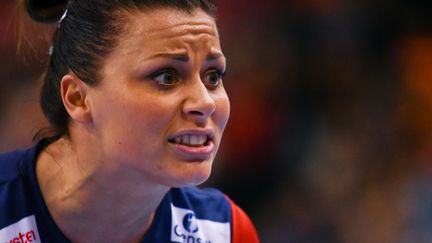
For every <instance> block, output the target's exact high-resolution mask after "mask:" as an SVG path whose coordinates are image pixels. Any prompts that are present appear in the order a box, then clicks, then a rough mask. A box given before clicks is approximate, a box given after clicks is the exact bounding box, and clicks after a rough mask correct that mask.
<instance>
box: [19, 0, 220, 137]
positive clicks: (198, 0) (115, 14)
mask: <svg viewBox="0 0 432 243" xmlns="http://www.w3.org/2000/svg"><path fill="white" fill-rule="evenodd" d="M23 3H24V5H25V6H24V7H25V9H26V10H27V12H28V14H29V15H30V17H31V18H32V19H33V20H35V21H37V22H41V23H56V22H58V27H57V30H56V31H55V32H54V35H53V39H52V47H51V51H50V53H51V59H50V61H49V64H48V67H47V71H46V74H45V76H44V78H43V85H42V89H41V94H40V105H41V108H42V111H43V113H44V115H45V117H46V118H47V120H48V121H49V123H50V127H49V129H48V131H46V130H45V131H43V130H41V131H40V132H39V133H38V134H36V136H35V137H36V139H41V138H45V139H48V140H51V141H54V140H56V139H58V138H60V137H62V136H63V135H67V134H68V122H69V115H68V113H67V111H66V109H65V107H64V105H63V102H62V98H61V93H60V81H61V79H62V77H63V76H64V75H66V74H68V73H69V72H73V73H74V74H75V75H76V76H77V77H79V78H80V79H81V80H82V81H83V82H85V83H86V84H88V85H96V84H97V83H98V81H99V80H100V76H99V70H100V69H101V66H102V60H103V58H104V57H106V56H107V54H109V53H110V52H111V51H112V49H113V48H114V47H115V46H116V45H117V43H118V39H119V38H121V34H122V31H123V29H124V27H123V26H124V23H125V21H127V20H126V19H125V16H126V15H125V13H126V12H125V11H131V10H134V9H137V10H143V9H146V10H150V11H151V10H152V9H157V8H164V7H169V8H175V9H179V10H182V11H186V12H192V11H193V10H195V9H197V8H200V9H202V10H203V11H205V12H206V13H207V14H209V15H211V16H213V17H215V12H216V9H215V4H214V2H213V1H212V0H69V1H68V0H24V1H23ZM66 10H67V14H65V15H64V13H65V11H66ZM62 16H63V18H62ZM45 133H47V134H49V136H48V137H46V136H47V135H44V134H45Z"/></svg>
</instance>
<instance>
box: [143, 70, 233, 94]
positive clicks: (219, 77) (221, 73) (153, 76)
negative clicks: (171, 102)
mask: <svg viewBox="0 0 432 243" xmlns="http://www.w3.org/2000/svg"><path fill="white" fill-rule="evenodd" d="M166 75H170V76H169V77H170V83H166V82H165V81H167V79H166V77H167V76H166ZM204 75H205V77H204V79H203V82H204V84H205V85H206V86H207V87H208V88H209V89H216V88H217V87H218V86H219V85H220V83H221V80H222V79H223V78H224V77H225V75H226V72H225V71H221V70H218V69H210V70H207V71H206V72H205V73H204ZM211 75H216V78H217V80H216V82H215V84H212V83H211V81H210V78H211ZM179 76H180V75H179V74H178V72H177V71H176V70H175V69H173V68H164V69H162V70H159V71H156V72H155V73H153V74H151V75H150V76H149V77H150V78H151V79H152V80H154V81H156V83H157V84H158V85H161V86H164V87H167V88H168V87H171V86H174V85H175V84H177V83H178V82H179V81H180V78H179ZM213 77H214V76H213ZM160 78H162V80H161V79H160ZM171 79H174V80H171Z"/></svg>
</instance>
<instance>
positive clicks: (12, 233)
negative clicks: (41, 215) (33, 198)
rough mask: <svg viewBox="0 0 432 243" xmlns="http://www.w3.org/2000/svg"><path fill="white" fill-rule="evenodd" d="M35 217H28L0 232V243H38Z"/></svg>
mask: <svg viewBox="0 0 432 243" xmlns="http://www.w3.org/2000/svg"><path fill="white" fill-rule="evenodd" d="M40 242H41V240H40V238H39V232H38V229H37V226H36V219H35V216H34V215H32V216H28V217H25V218H23V219H21V220H20V221H18V222H16V223H14V224H11V225H9V226H6V227H5V228H3V229H1V230H0V243H40Z"/></svg>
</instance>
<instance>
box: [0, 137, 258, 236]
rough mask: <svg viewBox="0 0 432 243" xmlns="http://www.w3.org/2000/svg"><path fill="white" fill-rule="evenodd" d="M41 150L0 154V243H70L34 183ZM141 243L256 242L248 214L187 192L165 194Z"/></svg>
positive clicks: (211, 194) (212, 196)
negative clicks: (37, 159) (37, 160)
mask: <svg viewBox="0 0 432 243" xmlns="http://www.w3.org/2000/svg"><path fill="white" fill-rule="evenodd" d="M42 148H43V146H42V144H41V143H39V144H37V145H36V146H34V147H32V148H30V149H28V150H18V151H14V152H10V153H6V154H2V155H0V243H27V242H32V243H33V242H35V243H38V242H55V243H61V242H70V241H69V240H68V239H67V238H66V237H65V236H64V235H63V233H62V232H61V231H60V229H59V228H58V227H57V225H56V224H55V222H54V220H53V219H52V217H51V216H50V213H49V211H48V208H47V206H46V204H45V202H44V199H43V197H42V193H41V191H40V188H39V185H38V183H37V179H36V170H35V164H36V158H37V156H38V154H39V152H40V151H41V149H42ZM244 240H247V241H244ZM106 242H111V241H110V239H106ZM141 242H145V243H150V242H151V243H155V242H187V243H192V242H193V243H219V242H221V243H224V242H233V243H237V242H259V240H258V237H257V235H256V231H255V229H254V227H253V224H252V223H251V221H250V220H249V219H248V218H247V216H246V214H244V212H243V211H241V209H240V208H238V206H236V205H235V204H234V203H233V202H232V201H231V200H230V199H229V198H227V197H226V196H225V195H224V194H223V193H221V192H219V191H217V190H215V189H198V188H195V187H187V188H172V189H171V190H170V191H169V192H168V193H167V194H166V195H165V197H164V198H163V200H162V202H161V203H160V205H159V206H158V208H157V210H156V213H155V217H154V220H153V222H152V225H151V226H150V228H149V230H148V232H147V234H146V236H145V238H144V239H143V240H142V241H141Z"/></svg>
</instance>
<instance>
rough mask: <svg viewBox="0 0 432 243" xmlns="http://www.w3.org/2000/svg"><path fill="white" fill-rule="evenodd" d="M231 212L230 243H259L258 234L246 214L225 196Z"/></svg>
mask: <svg viewBox="0 0 432 243" xmlns="http://www.w3.org/2000/svg"><path fill="white" fill-rule="evenodd" d="M226 197H227V199H228V201H229V202H230V204H231V211H232V243H245V242H247V243H259V242H260V240H259V238H258V233H257V231H256V229H255V226H254V225H253V223H252V221H251V220H250V218H249V217H248V216H247V214H246V213H245V212H244V211H243V210H242V209H241V208H240V207H239V206H237V204H235V203H234V202H233V201H232V200H231V199H230V198H229V197H228V196H226Z"/></svg>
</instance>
